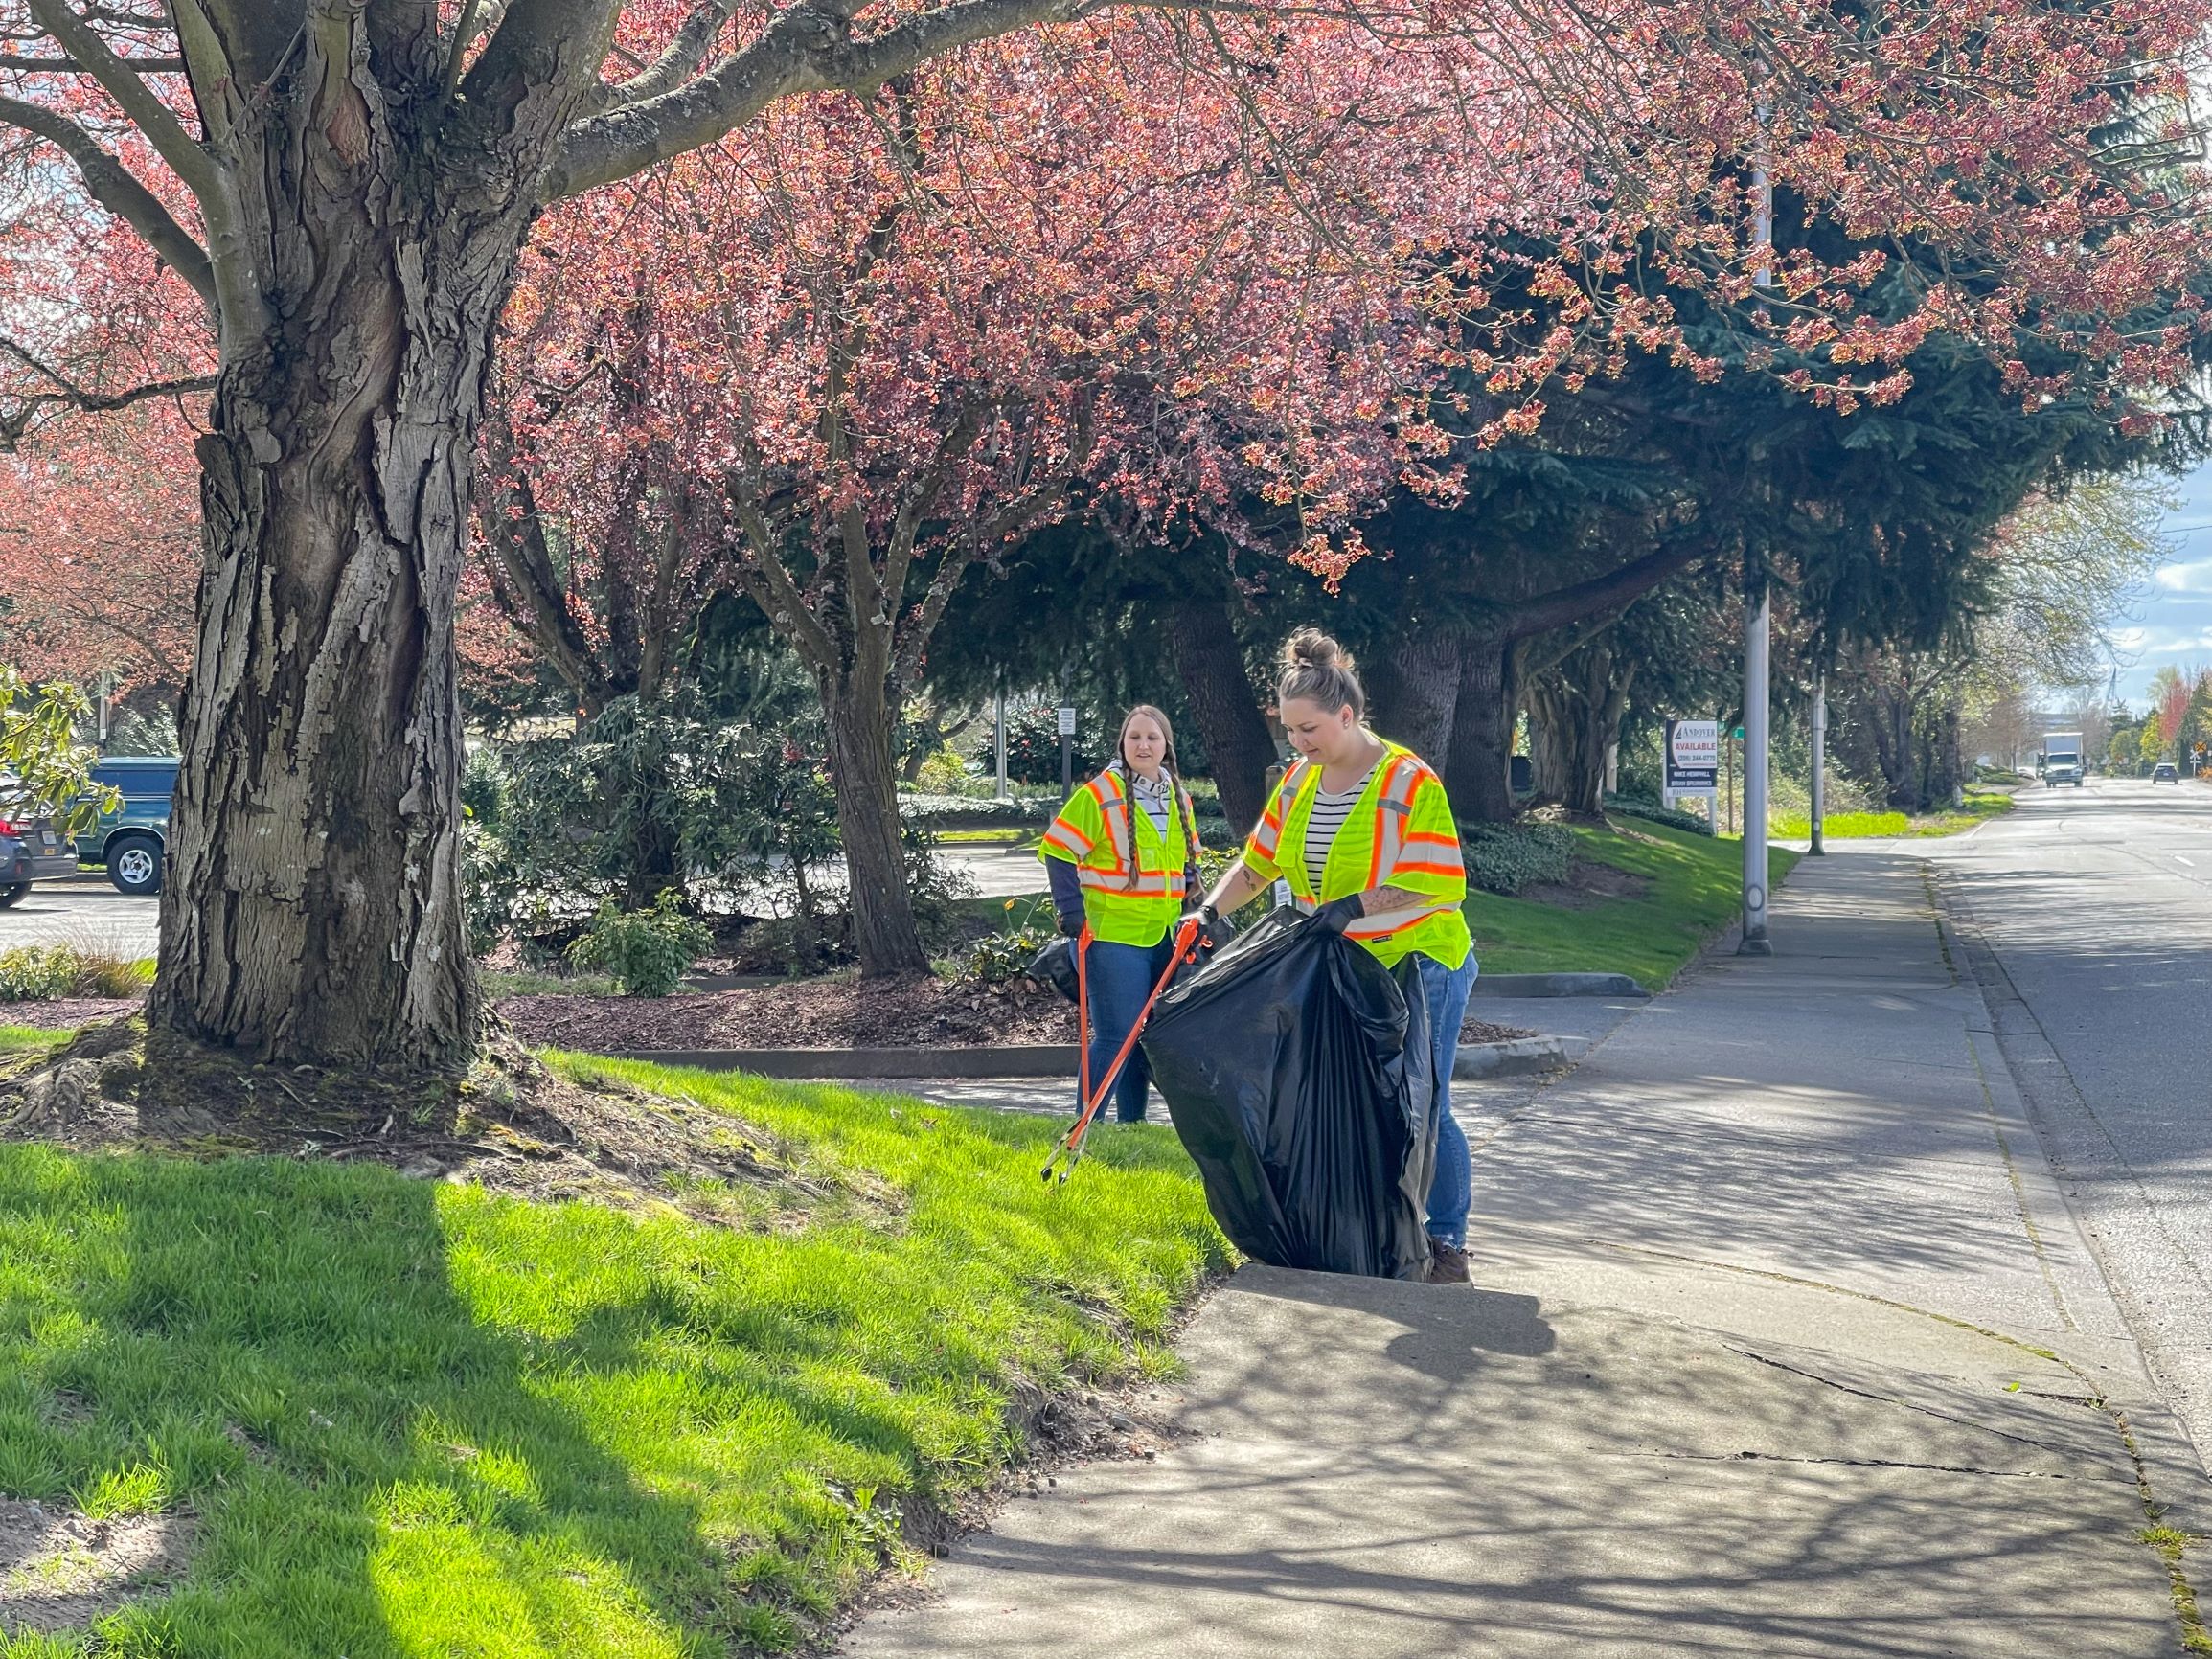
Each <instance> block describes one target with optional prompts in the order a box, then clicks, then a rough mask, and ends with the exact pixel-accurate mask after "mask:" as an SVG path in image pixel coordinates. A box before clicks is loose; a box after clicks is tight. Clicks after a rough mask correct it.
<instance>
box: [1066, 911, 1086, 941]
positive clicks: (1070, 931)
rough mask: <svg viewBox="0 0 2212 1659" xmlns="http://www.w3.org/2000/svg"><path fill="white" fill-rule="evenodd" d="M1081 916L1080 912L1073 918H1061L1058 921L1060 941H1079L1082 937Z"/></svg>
mask: <svg viewBox="0 0 2212 1659" xmlns="http://www.w3.org/2000/svg"><path fill="white" fill-rule="evenodd" d="M1060 937H1061V938H1062V939H1081V938H1082V937H1083V915H1082V913H1081V912H1080V911H1079V912H1078V913H1077V914H1075V915H1073V916H1063V917H1061V918H1060Z"/></svg>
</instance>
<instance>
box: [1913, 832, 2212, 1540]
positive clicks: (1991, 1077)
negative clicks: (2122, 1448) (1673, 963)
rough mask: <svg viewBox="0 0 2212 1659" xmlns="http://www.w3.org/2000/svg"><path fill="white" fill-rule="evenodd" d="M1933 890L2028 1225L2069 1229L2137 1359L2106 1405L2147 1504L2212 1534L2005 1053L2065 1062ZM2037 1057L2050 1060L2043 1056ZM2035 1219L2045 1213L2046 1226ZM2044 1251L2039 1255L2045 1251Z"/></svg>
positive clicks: (2111, 1286)
mask: <svg viewBox="0 0 2212 1659" xmlns="http://www.w3.org/2000/svg"><path fill="white" fill-rule="evenodd" d="M1924 862H1925V861H1924ZM1947 874H1948V873H1947ZM1932 886H1933V895H1932V897H1933V898H1934V907H1935V908H1934V920H1935V923H1936V927H1937V930H1938V932H1939V934H1940V935H1941V937H1942V938H1943V940H1944V942H1945V948H1946V951H1947V952H1950V951H1952V947H1953V946H1954V945H1955V946H1956V949H1955V957H1956V963H1955V966H1954V972H1955V973H1956V974H1957V976H1958V983H1959V984H1960V986H1961V987H1962V988H1964V989H1966V990H1967V991H1969V992H1970V993H1971V994H1972V995H1973V998H1974V1000H1975V1002H1976V1004H1977V1005H1978V1006H1979V1009H1980V1011H1981V1014H1982V1019H1983V1023H1982V1024H1980V1025H1977V1026H1971V1027H1970V1028H1969V1032H1968V1042H1969V1044H1970V1047H1971V1049H1972V1051H1973V1059H1974V1065H1975V1069H1976V1070H1977V1071H1978V1072H1979V1073H1980V1074H1981V1077H1982V1081H1983V1087H1984V1089H1985V1091H1986V1094H1987V1097H1988V1100H1989V1103H1990V1111H1991V1117H1992V1121H1993V1123H1994V1124H1995V1125H1999V1145H2000V1146H2004V1145H2005V1144H2006V1142H2005V1139H2004V1136H2003V1133H2002V1125H2011V1127H2012V1129H2013V1139H2014V1141H2015V1142H2017V1144H2018V1150H2019V1153H2020V1165H2024V1166H2025V1168H2024V1169H2023V1168H2020V1167H2018V1166H2013V1168H2014V1179H2015V1182H2016V1183H2017V1184H2018V1192H2019V1197H2020V1203H2021V1206H2022V1216H2023V1218H2025V1219H2027V1220H2028V1221H2029V1224H2030V1226H2031V1228H2033V1227H2034V1226H2035V1225H2036V1224H2037V1222H2038V1220H2039V1219H2040V1221H2041V1225H2042V1228H2043V1230H2044V1231H2046V1232H2056V1231H2057V1230H2058V1229H2059V1228H2060V1227H2062V1226H2063V1227H2064V1230H2065V1232H2067V1233H2069V1234H2071V1236H2072V1239H2073V1241H2074V1243H2075V1244H2076V1246H2077V1247H2078V1248H2079V1250H2080V1252H2081V1260H2082V1264H2083V1267H2084V1270H2085V1277H2086V1279H2087V1281H2088V1283H2089V1285H2090V1286H2091V1287H2092V1288H2091V1292H2090V1293H2091V1294H2092V1295H2096V1296H2099V1297H2101V1299H2102V1300H2103V1301H2104V1303H2105V1304H2106V1306H2107V1307H2109V1309H2110V1311H2111V1314H2112V1316H2113V1317H2114V1318H2115V1319H2116V1320H2117V1321H2118V1324H2119V1329H2121V1330H2122V1331H2123V1332H2125V1333H2126V1338H2127V1340H2128V1342H2129V1344H2130V1346H2131V1347H2132V1349H2133V1351H2134V1354H2135V1363H2136V1365H2137V1367H2138V1368H2139V1372H2138V1376H2137V1377H2136V1378H2134V1379H2132V1380H2134V1381H2135V1382H2136V1383H2137V1385H2138V1386H2139V1387H2140V1388H2141V1389H2143V1390H2144V1391H2145V1392H2144V1393H2143V1395H2142V1396H2140V1397H2138V1398H2132V1399H2123V1400H2120V1401H2116V1402H2114V1401H2109V1400H2108V1401H2107V1402H2106V1404H2107V1408H2108V1409H2110V1410H2114V1411H2115V1412H2116V1414H2117V1415H2118V1417H2119V1418H2120V1420H2121V1421H2122V1422H2123V1424H2124V1426H2125V1429H2126V1432H2127V1436H2128V1440H2129V1450H2130V1452H2131V1453H2132V1455H2133V1456H2134V1458H2135V1461H2136V1467H2137V1471H2138V1479H2140V1480H2141V1481H2142V1482H2143V1484H2144V1489H2145V1492H2146V1496H2147V1498H2149V1499H2151V1500H2154V1501H2155V1503H2156V1504H2157V1506H2158V1509H2159V1511H2160V1517H2159V1518H2160V1519H2161V1520H2162V1521H2163V1522H2164V1524H2167V1525H2170V1526H2175V1527H2178V1529H2179V1530H2181V1531H2183V1532H2186V1533H2191V1534H2206V1533H2212V1471H2208V1470H2207V1468H2206V1460H2205V1456H2204V1454H2203V1453H2202V1452H2201V1450H2200V1449H2199V1448H2198V1446H2197V1445H2196V1443H2194V1442H2193V1441H2192V1440H2191V1439H2190V1438H2189V1434H2188V1431H2187V1430H2186V1429H2185V1428H2183V1427H2182V1425H2181V1421H2180V1420H2179V1418H2178V1417H2177V1416H2176V1415H2175V1412H2174V1408H2173V1407H2172V1406H2171V1405H2169V1404H2168V1403H2167V1402H2166V1400H2165V1398H2164V1397H2163V1393H2162V1391H2161V1388H2160V1386H2159V1382H2158V1377H2157V1374H2156V1371H2155V1365H2154V1357H2153V1354H2152V1352H2151V1351H2150V1350H2149V1349H2148V1348H2147V1347H2146V1346H2145V1344H2144V1341H2143V1338H2142V1337H2141V1335H2140V1334H2138V1332H2137V1329H2136V1327H2137V1320H2136V1318H2135V1316H2134V1312H2135V1310H2132V1308H2131V1307H2130V1306H2129V1305H2126V1304H2123V1303H2122V1302H2121V1300H2120V1295H2121V1292H2120V1289H2119V1286H2118V1284H2117V1283H2116V1282H2115V1280H2114V1278H2113V1275H2112V1274H2111V1273H2110V1272H2109V1270H2108V1269H2107V1268H2106V1266H2105V1261H2104V1257H2103V1253H2102V1251H2101V1250H2100V1249H2099V1247H2098V1243H2097V1235H2096V1231H2095V1229H2094V1228H2093V1227H2091V1226H2090V1225H2089V1222H2088V1219H2087V1216H2084V1215H2083V1214H2082V1213H2081V1211H2080V1210H2079V1209H2077V1208H2076V1204H2075V1199H2074V1196H2073V1193H2072V1192H2071V1191H2070V1188H2069V1182H2068V1177H2067V1176H2066V1175H2065V1174H2064V1172H2063V1166H2062V1165H2061V1164H2059V1162H2058V1161H2057V1160H2056V1159H2055V1158H2054V1156H2053V1154H2052V1149H2051V1147H2050V1145H2049V1144H2048V1143H2047V1141H2046V1140H2045V1136H2044V1124H2045V1114H2044V1112H2043V1110H2042V1108H2041V1107H2039V1106H2038V1105H2037V1104H2035V1103H2034V1102H2032V1101H2031V1100H2030V1098H2029V1096H2028V1092H2027V1090H2026V1089H2025V1088H2024V1087H2023V1086H2022V1084H2021V1082H2020V1079H2019V1076H2018V1072H2017V1071H2016V1069H2015V1065H2016V1062H2015V1060H2014V1058H2013V1057H2012V1055H2010V1054H2008V1053H2007V1048H2006V1045H2007V1043H2008V1042H2009V1043H2011V1044H2012V1045H2013V1046H2014V1047H2016V1048H2023V1047H2024V1048H2027V1049H2030V1050H2034V1049H2042V1050H2044V1051H2046V1052H2047V1054H2048V1057H2049V1060H2050V1062H2051V1063H2052V1064H2053V1065H2055V1066H2058V1067H2060V1068H2061V1069H2063V1067H2064V1062H2063V1061H2062V1060H2060V1059H2059V1057H2058V1053H2057V1051H2056V1050H2055V1049H2052V1048H2051V1047H2050V1044H2049V1039H2048V1038H2047V1037H2045V1036H2044V1035H2043V1033H2042V1027H2041V1023H2040V1022H2038V1021H2037V1020H2036V1019H2035V1016H2034V1014H2033V1013H2032V1011H2027V1007H2026V1004H2025V1003H2024V1002H2023V1001H2021V999H2020V996H2019V993H2018V991H2017V990H2016V989H2014V988H2013V983H2012V977H2011V975H2010V974H2008V973H2007V972H2006V971H2005V966H2004V962H2003V959H2001V958H2000V957H1999V956H1998V955H1997V954H1996V952H1995V950H1994V949H1993V948H1992V947H1991V945H1990V943H1989V941H1988V939H1987V937H1986V936H1985V935H1984V934H1983V933H1982V930H1981V925H1980V923H1979V922H1978V921H1977V920H1975V918H1974V915H1973V905H1972V904H1971V903H1969V902H1966V901H1965V900H1964V899H1963V898H1961V897H1960V895H1959V894H1958V893H1957V892H1956V890H1955V888H1954V887H1953V885H1952V882H1951V881H1950V880H1949V879H1947V878H1946V875H1944V874H1939V875H1937V876H1936V878H1935V880H1934V882H1933V884H1932ZM2013 1008H2018V1009H2019V1010H2020V1011H2022V1012H2024V1013H2026V1018H2027V1021H2028V1029H2027V1030H2025V1031H2021V1030H2018V1029H2017V1026H2016V1027H2015V1028H2014V1029H2011V1030H2008V1029H2007V1028H2008V1025H2010V1024H2012V1023H2013V1022H2010V1021H2008V1020H2007V1019H2006V1017H2005V1015H2006V1014H2007V1013H2008V1012H2009V1011H2010V1010H2011V1009H2013ZM2031 1058H2032V1059H2041V1058H2042V1057H2041V1056H2031ZM2006 1161H2007V1164H2008V1166H2011V1165H2012V1154H2010V1153H2008V1156H2007V1160H2006ZM2031 1194H2032V1195H2033V1198H2034V1207H2033V1209H2032V1210H2031V1208H2030V1196H2031ZM2037 1212H2040V1213H2041V1214H2040V1216H2039V1215H2038V1214H2037ZM2038 1250H2039V1255H2040V1254H2041V1246H2040V1245H2039V1247H2038Z"/></svg>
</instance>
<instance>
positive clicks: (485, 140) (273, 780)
mask: <svg viewBox="0 0 2212 1659" xmlns="http://www.w3.org/2000/svg"><path fill="white" fill-rule="evenodd" d="M171 12H172V15H176V16H178V17H180V18H189V19H190V22H189V23H188V24H187V25H186V26H185V27H184V28H183V30H182V33H181V34H180V39H181V41H182V43H183V45H184V48H185V51H186V54H187V57H188V58H189V59H191V62H192V74H193V80H194V94H195V98H196V100H197V102H198V105H199V110H200V114H201V116H202V118H203V120H204V121H205V122H206V123H207V124H208V126H209V129H210V132H211V134H212V135H213V137H212V138H211V145H212V146H213V148H214V153H215V154H217V155H219V156H222V159H221V160H218V161H212V162H208V163H207V164H206V165H205V166H204V167H198V166H195V167H194V177H192V178H188V179H187V181H186V182H187V183H188V184H190V185H191V186H192V188H193V190H194V193H195V194H196V195H197V196H198V197H199V200H200V205H201V208H202V209H203V210H204V215H203V216H204V218H205V221H206V223H207V226H208V232H209V248H208V252H209V254H210V255H211V256H212V258H211V259H210V261H209V263H208V269H207V273H206V277H205V282H204V286H203V292H204V293H205V294H206V295H207V296H208V297H209V299H210V301H211V304H212V307H213V309H214V312H215V314H216V316H217V322H218V327H219V338H220V351H221V361H222V369H221V374H220V377H219V379H218V382H217V391H216V396H215V399H214V403H213V406H212V409H211V411H210V420H211V425H212V430H211V432H210V433H209V435H208V436H207V437H206V438H204V439H202V440H201V441H200V443H198V445H197V450H198V455H199V460H200V464H201V467H202V473H203V477H202V483H201V507H202V513H203V517H204V521H205V522H204V529H203V546H204V564H203V567H202V572H201V578H200V592H199V600H198V637H197V643H196V654H195V656H194V663H193V669H192V676H191V681H190V683H189V685H188V686H187V689H186V693H185V697H184V704H183V711H182V716H183V717H182V732H181V743H182V748H183V753H184V757H185V759H184V764H183V766H182V767H181V768H180V771H179V776H178V789H177V795H176V800H175V804H174V807H173V808H172V811H171V855H170V868H169V872H168V878H167V881H166V883H165V886H164V890H163V895H162V909H161V940H162V949H161V968H160V973H159V977H158V978H157V979H156V981H155V984H154V988H153V992H152V995H151V997H150V999H149V1003H148V1015H149V1018H150V1019H151V1020H152V1021H153V1022H154V1024H156V1025H157V1026H159V1027H164V1028H167V1029H168V1030H170V1031H171V1032H175V1033H178V1034H183V1035H186V1036H189V1037H193V1038H197V1039H200V1040H203V1041H206V1042H210V1043H215V1044H220V1045H223V1046H226V1047H230V1048H234V1049H238V1050H240V1051H243V1052H244V1053H246V1054H248V1055H251V1056H252V1057H255V1058H258V1059H262V1060H270V1061H291V1062H312V1063H315V1064H319V1065H323V1066H326V1067H332V1068H338V1067H348V1066H359V1065H373V1066H390V1067H395V1068H404V1069H410V1070H433V1071H447V1072H450V1071H453V1070H456V1069H458V1068H460V1067H462V1066H464V1065H465V1064H466V1063H467V1061H468V1060H469V1058H470V1057H472V1055H473V1053H474V1051H475V1047H476V1043H477V1038H478V1023H479V1005H478V992H477V987H476V981H475V975H474V971H473V967H472V965H471V963H470V961H469V958H468V951H467V929H466V926H465V924H464V919H463V915H462V907H461V870H460V840H459V833H458V830H459V824H460V800H459V796H460V777H461V761H462V731H461V716H460V708H459V688H458V675H457V670H456V660H455V647H454V637H453V618H454V602H455V593H456V589H457V584H458V582H459V579H460V574H461V563H462V554H463V548H464V543H465V538H466V530H467V511H468V505H469V486H470V472H471V467H472V464H473V461H474V448H475V443H476V436H477V428H478V420H479V416H480V413H481V404H482V399H483V390H484V382H485V375H486V370H487V367H488V365H489V361H490V354H491V350H492V341H493V338H494V334H495V331H496V330H497V326H498V322H499V316H500V311H501V308H502V307H503V305H504V303H505V301H506V298H507V295H508V293H509V291H510V290H511V288H512V285H513V276H514V268H515V261H516V258H517V255H518V252H519V250H520V248H521V245H522V242H523V239H524V238H525V236H526V235H527V234H528V231H529V228H530V224H531V221H532V219H533V218H534V216H535V215H536V208H537V205H538V198H537V195H536V192H537V191H538V190H539V189H540V188H541V181H542V179H543V176H544V169H545V164H546V163H547V161H548V160H549V158H550V157H551V156H552V154H553V151H554V147H555V146H556V145H557V144H558V143H559V139H560V135H561V133H562V131H563V129H564V128H565V127H566V126H567V125H568V122H569V118H570V116H571V115H572V114H573V113H574V111H575V109H576V107H577V104H578V102H579V100H580V99H581V98H582V96H583V93H584V90H585V88H586V87H587V86H589V85H590V84H591V83H592V81H593V80H594V72H595V71H596V68H597V56H596V53H595V50H594V42H593V40H592V39H591V38H590V37H589V36H588V34H587V33H586V32H582V31H578V30H570V31H568V32H566V33H565V34H562V35H561V36H560V37H559V44H558V45H557V46H556V45H552V44H550V43H546V44H543V45H541V46H540V47H539V48H537V49H536V50H534V51H517V50H511V49H510V46H511V44H512V42H510V41H507V40H503V39H498V38H495V39H494V40H493V41H491V42H490V44H489V45H488V46H487V47H486V48H485V50H484V51H483V53H482V54H481V55H480V57H478V59H477V62H476V64H475V66H474V68H473V69H472V70H471V71H470V74H469V77H468V80H467V83H466V87H465V93H464V95H463V96H461V97H459V98H453V97H450V96H448V89H447V88H446V86H445V84H444V74H443V71H444V67H445V63H446V61H447V54H446V53H445V50H443V44H442V41H441V38H440V35H439V32H438V29H437V27H436V24H437V13H436V11H435V9H432V8H428V7H407V8H399V7H385V6H368V7H364V6H362V5H360V4H358V3H357V0H354V3H353V4H341V5H318V6H314V7H311V8H308V9H306V10H305V11H302V12H301V13H300V14H299V17H298V21H297V23H296V24H294V23H291V22H289V21H287V20H286V19H285V15H284V13H283V12H282V11H275V10H271V9H268V8H249V7H244V6H239V5H229V4H212V5H201V6H195V7H179V8H172V9H171ZM519 38H520V36H519V35H517V36H515V37H514V39H516V40H519Z"/></svg>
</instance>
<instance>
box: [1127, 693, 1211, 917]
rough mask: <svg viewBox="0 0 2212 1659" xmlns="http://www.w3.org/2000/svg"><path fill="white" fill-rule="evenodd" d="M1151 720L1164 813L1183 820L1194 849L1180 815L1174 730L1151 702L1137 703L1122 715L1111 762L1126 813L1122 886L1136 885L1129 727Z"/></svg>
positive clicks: (1192, 828) (1191, 829)
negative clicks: (1163, 784) (1164, 779)
mask: <svg viewBox="0 0 2212 1659" xmlns="http://www.w3.org/2000/svg"><path fill="white" fill-rule="evenodd" d="M1140 719H1144V720H1151V721H1152V722H1153V723H1154V724H1156V725H1157V726H1158V727H1159V729H1160V738H1161V739H1162V740H1161V744H1160V770H1161V771H1163V772H1165V773H1166V774H1167V775H1168V810H1169V811H1171V812H1174V813H1175V814H1176V815H1178V816H1181V817H1183V818H1184V819H1185V822H1184V824H1183V833H1184V834H1185V835H1186V836H1187V837H1189V838H1190V840H1191V843H1192V851H1193V852H1196V851H1197V824H1196V823H1194V822H1191V821H1190V820H1189V818H1188V815H1187V814H1185V813H1184V812H1183V775H1182V771H1181V769H1180V768H1179V767H1178V766H1177V765H1176V763H1175V728H1174V725H1172V724H1171V723H1170V722H1169V720H1168V717H1167V716H1166V715H1164V714H1162V713H1161V712H1160V711H1159V710H1158V709H1157V708H1155V707H1154V706H1153V705H1152V704H1151V703H1139V704H1138V705H1137V706H1136V707H1135V708H1133V709H1131V710H1130V711H1129V713H1128V714H1126V715H1124V716H1122V729H1121V731H1120V732H1119V733H1117V734H1116V735H1115V737H1114V759H1113V763H1114V765H1115V767H1116V768H1118V769H1119V771H1120V772H1121V775H1122V810H1123V811H1124V812H1126V813H1128V814H1129V874H1128V875H1127V876H1125V877H1124V878H1123V881H1122V885H1123V886H1124V887H1134V886H1135V885H1136V884H1137V820H1136V807H1135V805H1134V804H1133V803H1132V802H1131V801H1130V800H1129V726H1130V723H1131V722H1133V721H1136V720H1140Z"/></svg>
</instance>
